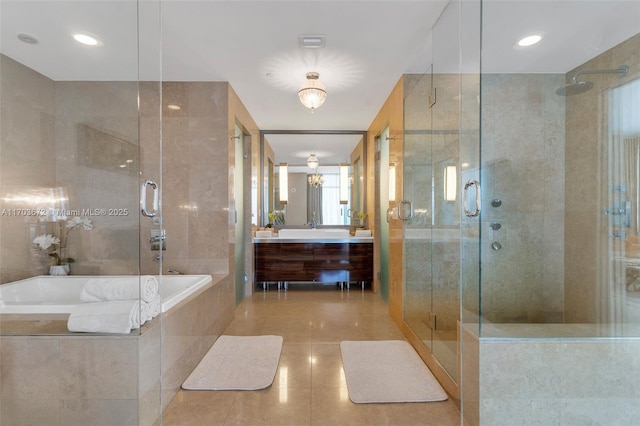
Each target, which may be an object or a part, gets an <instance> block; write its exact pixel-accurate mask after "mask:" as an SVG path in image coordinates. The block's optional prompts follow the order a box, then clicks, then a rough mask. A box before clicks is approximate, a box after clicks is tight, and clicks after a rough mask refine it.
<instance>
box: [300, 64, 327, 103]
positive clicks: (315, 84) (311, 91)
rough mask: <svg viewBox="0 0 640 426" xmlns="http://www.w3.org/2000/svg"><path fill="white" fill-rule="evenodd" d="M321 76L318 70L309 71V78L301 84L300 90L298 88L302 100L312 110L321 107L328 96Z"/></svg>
mask: <svg viewBox="0 0 640 426" xmlns="http://www.w3.org/2000/svg"><path fill="white" fill-rule="evenodd" d="M319 78H320V74H318V73H317V72H308V73H307V79H306V80H305V81H304V82H303V83H302V84H301V85H300V90H298V97H299V98H300V102H302V105H304V106H306V107H307V108H309V109H310V110H311V112H314V111H315V109H316V108H319V107H320V106H321V105H322V104H323V103H324V100H325V99H326V98H327V91H326V90H325V89H324V85H323V84H322V82H321V81H320V80H319Z"/></svg>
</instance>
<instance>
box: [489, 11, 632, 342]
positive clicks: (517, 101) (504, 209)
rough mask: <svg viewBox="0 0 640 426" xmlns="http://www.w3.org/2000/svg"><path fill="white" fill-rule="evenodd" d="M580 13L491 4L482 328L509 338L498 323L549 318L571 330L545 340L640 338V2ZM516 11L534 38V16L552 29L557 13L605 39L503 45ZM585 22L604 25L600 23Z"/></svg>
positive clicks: (551, 330)
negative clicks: (506, 21) (638, 288)
mask: <svg viewBox="0 0 640 426" xmlns="http://www.w3.org/2000/svg"><path fill="white" fill-rule="evenodd" d="M580 5H581V7H580V9H579V10H578V11H576V10H575V8H574V7H573V4H572V3H571V2H559V3H558V5H557V7H556V5H554V6H553V11H552V10H551V9H552V8H551V5H550V4H547V3H544V2H522V3H518V4H517V5H515V4H514V5H510V6H507V5H505V4H500V3H494V2H488V3H485V5H484V7H483V12H482V21H483V33H482V39H483V62H482V67H483V73H482V81H481V85H482V93H481V98H482V182H483V189H484V191H483V200H482V205H483V215H482V233H483V234H482V235H483V241H482V246H481V253H482V257H481V263H482V282H481V299H482V323H483V330H484V331H486V332H490V331H493V332H499V331H497V330H498V329H501V327H499V326H497V324H512V323H516V324H531V323H553V324H564V326H563V327H560V328H549V327H545V328H544V330H545V332H544V333H542V335H547V334H548V333H551V334H552V335H556V333H569V334H571V335H579V336H590V335H602V334H603V333H604V334H606V335H619V334H621V333H622V334H628V333H631V334H632V335H638V331H637V330H635V328H634V327H629V326H628V325H629V323H637V320H638V318H639V315H638V312H640V311H638V310H637V309H636V304H635V303H634V291H633V288H634V284H633V283H634V276H635V273H634V271H635V266H634V265H635V264H636V263H637V262H636V261H635V253H636V251H635V250H634V244H635V243H634V242H635V240H636V235H637V230H635V228H634V223H635V221H634V215H635V209H634V207H633V205H634V201H633V200H634V196H635V195H634V191H635V189H634V188H635V186H636V180H637V177H636V176H635V173H634V172H633V168H632V167H630V164H631V165H633V164H635V163H633V161H631V162H630V161H629V157H631V158H633V156H634V155H635V154H634V152H635V151H633V149H634V148H633V146H634V145H633V144H634V142H633V141H634V138H636V137H637V136H638V129H637V128H635V127H637V126H635V124H633V125H628V124H629V123H635V122H637V117H638V115H637V113H638V110H637V103H634V102H629V101H627V99H631V98H632V97H634V96H636V95H637V93H634V90H633V87H635V86H634V83H633V82H634V80H635V79H637V78H638V76H639V75H640V62H639V60H638V56H637V54H635V52H637V51H638V49H639V48H640V35H638V32H639V31H640V20H639V19H638V18H639V17H640V11H639V8H640V5H639V4H638V3H637V2H613V3H611V2H604V1H596V2H581V3H580ZM511 8H517V11H518V13H517V16H519V17H521V18H519V19H522V21H516V22H514V25H519V26H521V27H522V28H523V30H526V29H531V30H533V28H532V26H531V23H530V18H532V17H535V19H536V20H537V22H536V28H543V27H551V26H552V25H553V22H552V21H551V20H550V19H549V17H550V16H554V17H555V18H556V19H562V20H564V21H565V22H569V21H570V22H571V23H572V31H574V33H576V34H579V33H581V32H584V33H585V34H593V32H594V31H597V32H598V33H599V34H602V37H601V38H599V39H598V40H597V41H596V40H594V39H587V40H584V42H583V43H581V44H580V49H578V50H576V46H574V45H573V44H572V43H573V41H572V40H569V39H567V40H564V41H563V42H552V41H551V35H550V34H549V35H546V34H543V36H544V38H543V39H542V41H540V43H539V44H538V45H535V46H532V47H531V48H528V49H527V48H525V47H519V48H513V46H506V45H505V44H504V43H503V42H502V40H501V39H499V38H497V34H496V33H495V29H496V28H498V27H500V26H501V25H502V24H500V22H502V20H503V16H504V14H505V13H509V12H513V10H511ZM525 17H528V18H527V19H525ZM589 17H597V19H596V21H597V22H598V25H597V28H593V27H592V24H591V22H592V21H591V20H590V19H589ZM614 17H615V18H614ZM514 36H515V35H514ZM514 42H515V40H514ZM631 93H633V94H631ZM634 114H635V116H634ZM632 116H633V117H634V118H633V119H629V117H632ZM634 126H635V127H634ZM525 259H526V261H525ZM629 289H631V291H629ZM568 324H582V325H583V326H581V327H568V326H567V325H568ZM487 326H490V327H489V328H487ZM496 327H497V328H496ZM509 330H511V331H510V333H511V332H513V333H514V334H516V335H518V334H521V333H524V334H528V333H529V332H530V331H528V330H527V328H526V327H516V328H510V329H509ZM568 330H569V331H568ZM634 330H635V331H634ZM483 334H484V333H483ZM540 337H541V336H540Z"/></svg>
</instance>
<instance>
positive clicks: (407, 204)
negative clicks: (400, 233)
mask: <svg viewBox="0 0 640 426" xmlns="http://www.w3.org/2000/svg"><path fill="white" fill-rule="evenodd" d="M407 212H408V214H407ZM398 218H399V219H400V220H402V221H404V222H406V221H408V220H411V219H413V202H411V201H409V200H402V201H400V204H399V205H398Z"/></svg>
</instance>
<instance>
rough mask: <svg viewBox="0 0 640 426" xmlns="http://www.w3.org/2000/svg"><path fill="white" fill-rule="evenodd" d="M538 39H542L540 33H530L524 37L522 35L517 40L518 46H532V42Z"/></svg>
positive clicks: (536, 41)
mask: <svg viewBox="0 0 640 426" xmlns="http://www.w3.org/2000/svg"><path fill="white" fill-rule="evenodd" d="M540 40H542V35H541V34H531V35H528V36H526V37H522V38H521V39H520V40H518V46H520V47H529V46H533V45H534V44H536V43H538V42H540Z"/></svg>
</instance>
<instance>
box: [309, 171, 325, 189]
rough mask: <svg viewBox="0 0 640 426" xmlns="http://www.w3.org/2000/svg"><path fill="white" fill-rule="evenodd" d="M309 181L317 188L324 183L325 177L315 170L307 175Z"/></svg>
mask: <svg viewBox="0 0 640 426" xmlns="http://www.w3.org/2000/svg"><path fill="white" fill-rule="evenodd" d="M307 181H308V182H309V185H311V186H314V187H316V188H317V187H319V186H320V185H322V184H323V183H324V177H322V175H319V174H318V172H315V173H314V174H312V175H309V176H308V177H307Z"/></svg>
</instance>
